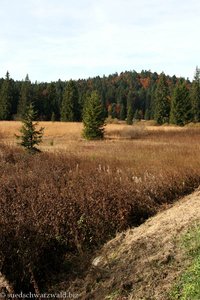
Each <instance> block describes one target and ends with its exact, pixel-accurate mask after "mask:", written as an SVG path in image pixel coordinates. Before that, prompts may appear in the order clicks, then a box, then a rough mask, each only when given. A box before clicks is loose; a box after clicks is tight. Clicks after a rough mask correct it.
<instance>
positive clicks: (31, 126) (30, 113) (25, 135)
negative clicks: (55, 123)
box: [16, 103, 44, 154]
mask: <svg viewBox="0 0 200 300" xmlns="http://www.w3.org/2000/svg"><path fill="white" fill-rule="evenodd" d="M35 117H36V112H35V110H34V107H33V104H32V103H30V104H29V106H28V108H27V112H26V113H25V117H24V119H23V120H22V123H23V125H22V127H21V129H20V133H21V135H16V137H17V139H19V140H20V142H19V145H21V146H22V147H24V148H25V149H26V150H27V151H28V152H29V153H32V154H33V153H36V152H40V150H39V149H38V148H37V147H36V146H37V145H39V144H40V143H41V142H42V136H43V132H44V128H42V127H41V128H40V129H37V128H36V127H37V125H38V123H37V122H34V119H35Z"/></svg>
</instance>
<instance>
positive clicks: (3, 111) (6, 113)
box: [0, 72, 13, 120]
mask: <svg viewBox="0 0 200 300" xmlns="http://www.w3.org/2000/svg"><path fill="white" fill-rule="evenodd" d="M12 102H13V93H12V83H11V80H10V76H9V73H8V72H7V73H6V78H5V79H4V81H3V84H2V86H1V90H0V120H10V119H11V110H12Z"/></svg>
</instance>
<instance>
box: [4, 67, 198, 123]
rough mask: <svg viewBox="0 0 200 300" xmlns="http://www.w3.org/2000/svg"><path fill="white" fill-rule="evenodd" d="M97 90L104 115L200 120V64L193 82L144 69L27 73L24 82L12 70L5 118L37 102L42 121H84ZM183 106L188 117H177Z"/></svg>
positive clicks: (13, 117)
mask: <svg viewBox="0 0 200 300" xmlns="http://www.w3.org/2000/svg"><path fill="white" fill-rule="evenodd" d="M94 91H97V93H98V95H99V97H100V99H101V103H102V107H103V111H104V114H105V117H108V116H110V117H111V118H117V119H119V120H126V119H128V122H129V123H130V124H131V123H132V118H133V119H146V120H150V119H154V120H156V121H157V123H158V124H163V123H168V122H171V121H172V122H173V123H175V124H177V125H184V124H185V123H187V122H192V121H194V122H198V121H200V72H199V69H198V67H197V68H196V72H195V75H194V79H193V81H192V82H191V81H190V80H188V79H185V78H178V77H176V76H175V75H174V76H168V75H165V74H164V73H161V74H158V73H156V72H154V73H153V72H151V71H144V70H143V71H141V72H140V73H137V72H136V71H126V72H122V73H120V74H118V73H115V74H112V75H109V76H103V77H99V76H97V77H95V78H88V79H79V80H76V81H75V80H70V81H61V80H58V81H56V82H50V83H47V82H42V83H38V82H35V83H32V82H31V81H30V79H29V76H28V75H26V78H25V79H24V80H22V81H15V80H13V79H12V78H11V76H10V74H9V73H8V72H7V73H6V76H5V78H1V79H0V120H21V119H22V118H23V116H24V114H25V113H26V109H27V107H28V106H29V105H30V103H33V105H34V109H35V110H36V111H37V116H36V119H37V120H44V121H50V120H51V121H82V117H83V108H84V105H85V102H86V99H87V98H88V96H89V95H91V93H92V92H94ZM177 93H180V97H179V95H178V94H177ZM183 94H184V97H185V98H184V99H182V97H181V95H183ZM179 99H180V100H179ZM179 101H180V102H181V103H179ZM183 105H185V106H186V108H184V107H183ZM178 107H181V109H182V110H183V111H185V110H188V109H189V110H190V111H189V112H188V113H187V117H183V118H181V119H180V118H177V117H175V116H177V114H179V112H177V111H175V110H176V109H177V108H178ZM182 114H183V113H182ZM179 123H180V124H179Z"/></svg>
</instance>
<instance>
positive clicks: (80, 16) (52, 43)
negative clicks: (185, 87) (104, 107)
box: [0, 0, 200, 82]
mask: <svg viewBox="0 0 200 300" xmlns="http://www.w3.org/2000/svg"><path fill="white" fill-rule="evenodd" d="M0 28H1V29H0V77H4V76H5V73H6V71H7V70H8V71H9V72H10V74H11V77H12V78H14V79H19V80H21V79H23V78H24V77H25V76H26V74H27V73H28V74H29V77H30V79H31V81H35V80H38V81H40V82H41V81H54V80H57V79H59V78H60V79H62V80H68V79H70V78H72V79H78V78H88V77H93V76H97V75H100V76H102V75H104V74H105V75H108V74H112V73H115V72H119V73H120V72H122V71H126V70H136V71H137V72H140V71H141V70H142V69H144V70H151V71H152V72H154V71H156V72H158V73H160V72H162V71H164V72H165V73H166V74H169V75H173V74H175V75H177V76H183V77H189V78H190V79H192V78H193V75H194V70H195V67H196V65H200V1H199V0H190V1H188V0H187V1H186V0H166V1H164V0H77V1H75V0H74V1H72V0H17V1H15V0H12V1H11V0H0Z"/></svg>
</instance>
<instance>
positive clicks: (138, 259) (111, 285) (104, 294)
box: [69, 190, 200, 300]
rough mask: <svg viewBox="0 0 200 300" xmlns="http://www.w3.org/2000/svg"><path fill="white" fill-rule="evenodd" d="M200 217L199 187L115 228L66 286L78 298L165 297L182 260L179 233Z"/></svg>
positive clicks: (182, 262)
mask: <svg viewBox="0 0 200 300" xmlns="http://www.w3.org/2000/svg"><path fill="white" fill-rule="evenodd" d="M196 221H197V222H199V221H200V190H197V191H196V192H194V193H193V194H191V195H189V196H187V197H185V198H183V199H181V200H179V201H178V202H177V203H176V204H174V205H173V206H172V207H171V208H168V209H167V210H165V211H163V212H160V213H158V214H157V215H156V216H155V217H153V218H151V219H149V220H148V221H146V222H145V223H144V224H143V225H141V226H139V227H137V228H134V229H130V230H128V231H126V232H125V233H121V234H119V235H118V236H117V237H116V238H115V239H113V240H111V241H110V242H108V243H107V244H105V245H104V247H103V248H102V249H101V250H100V251H99V253H97V255H96V257H95V258H94V259H93V261H92V262H91V268H90V270H89V271H88V272H87V275H86V276H85V278H82V279H77V280H76V281H75V282H72V283H71V285H70V287H69V291H70V292H71V293H73V292H74V293H78V294H79V298H78V299H95V300H103V299H112V300H114V299H115V300H116V299H137V300H140V299H141V300H144V299H156V300H157V299H158V300H164V299H167V296H166V292H167V291H168V290H169V288H170V286H171V284H172V283H173V281H174V280H175V278H176V277H177V276H178V275H179V273H180V271H181V270H182V269H183V267H184V265H185V264H186V262H184V254H183V253H182V251H181V249H180V247H179V245H178V243H177V238H178V237H180V233H183V232H184V231H185V230H187V229H188V227H189V226H191V225H192V224H194V223H195V222H196Z"/></svg>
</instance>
